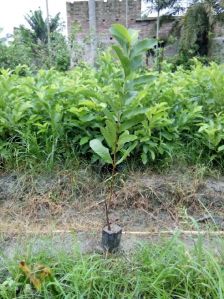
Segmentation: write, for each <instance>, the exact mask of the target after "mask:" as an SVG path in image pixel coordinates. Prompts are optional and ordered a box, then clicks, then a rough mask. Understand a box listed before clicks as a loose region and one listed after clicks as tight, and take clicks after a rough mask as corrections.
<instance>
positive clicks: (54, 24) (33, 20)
mask: <svg viewBox="0 0 224 299" xmlns="http://www.w3.org/2000/svg"><path fill="white" fill-rule="evenodd" d="M25 19H26V21H27V23H28V24H29V25H30V27H31V29H26V30H28V31H29V32H30V34H31V36H32V38H33V40H34V42H36V43H38V42H41V43H43V44H47V43H48V30H49V32H50V33H52V32H55V31H57V30H58V29H59V28H60V13H58V14H56V16H55V17H53V18H50V19H49V18H48V19H46V20H44V18H43V15H42V11H41V10H36V11H34V12H32V11H31V13H30V14H29V15H27V16H26V17H25ZM48 24H49V25H48ZM48 28H49V29H48Z"/></svg>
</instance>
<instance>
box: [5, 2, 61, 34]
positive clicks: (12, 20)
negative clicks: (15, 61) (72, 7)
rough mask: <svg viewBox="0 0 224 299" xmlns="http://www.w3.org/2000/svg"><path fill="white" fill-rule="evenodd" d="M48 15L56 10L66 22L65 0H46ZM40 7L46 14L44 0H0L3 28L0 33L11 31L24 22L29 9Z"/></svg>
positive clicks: (55, 12)
mask: <svg viewBox="0 0 224 299" xmlns="http://www.w3.org/2000/svg"><path fill="white" fill-rule="evenodd" d="M48 2H49V11H50V15H52V16H54V15H56V14H57V13H58V12H60V13H61V18H62V20H63V21H64V22H66V4H65V3H66V0H48ZM39 7H40V8H41V9H42V11H43V12H44V16H46V5H45V0H0V28H2V29H3V33H2V34H1V35H5V34H7V33H12V32H13V27H16V26H18V25H20V24H26V21H25V19H24V16H25V15H26V14H27V13H29V12H30V10H36V9H38V8H39Z"/></svg>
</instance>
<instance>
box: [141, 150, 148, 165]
mask: <svg viewBox="0 0 224 299" xmlns="http://www.w3.org/2000/svg"><path fill="white" fill-rule="evenodd" d="M141 159H142V163H143V164H144V165H146V164H147V162H148V157H147V154H146V153H142V154H141Z"/></svg>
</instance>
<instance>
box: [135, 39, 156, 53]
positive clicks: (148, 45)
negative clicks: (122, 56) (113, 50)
mask: <svg viewBox="0 0 224 299" xmlns="http://www.w3.org/2000/svg"><path fill="white" fill-rule="evenodd" d="M156 44H157V41H156V40H155V39H148V38H147V39H143V40H141V41H139V42H138V43H136V45H135V46H134V47H133V48H132V50H131V54H130V57H131V58H134V57H136V56H138V55H142V54H143V53H145V52H146V51H147V50H150V49H153V48H154V47H155V46H156Z"/></svg>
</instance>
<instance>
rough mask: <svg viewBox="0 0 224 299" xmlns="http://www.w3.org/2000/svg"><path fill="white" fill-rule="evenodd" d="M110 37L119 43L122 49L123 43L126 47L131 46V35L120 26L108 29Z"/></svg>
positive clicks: (116, 25) (114, 25)
mask: <svg viewBox="0 0 224 299" xmlns="http://www.w3.org/2000/svg"><path fill="white" fill-rule="evenodd" d="M110 32H111V34H112V36H113V37H114V38H115V39H116V40H117V41H118V42H119V43H120V45H121V46H122V47H123V43H126V44H127V46H130V44H131V35H130V33H129V32H128V29H127V28H125V27H124V26H123V25H121V24H113V25H112V26H111V28H110Z"/></svg>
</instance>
